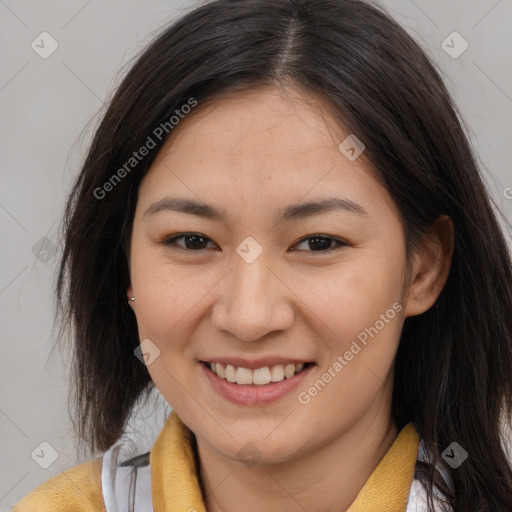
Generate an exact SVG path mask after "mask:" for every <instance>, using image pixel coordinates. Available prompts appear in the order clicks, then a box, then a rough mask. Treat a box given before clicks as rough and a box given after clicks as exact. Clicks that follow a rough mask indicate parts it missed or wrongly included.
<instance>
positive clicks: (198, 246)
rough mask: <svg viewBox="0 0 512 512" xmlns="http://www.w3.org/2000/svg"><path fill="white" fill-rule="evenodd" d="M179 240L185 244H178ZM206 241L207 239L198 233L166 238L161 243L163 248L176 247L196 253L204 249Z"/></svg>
mask: <svg viewBox="0 0 512 512" xmlns="http://www.w3.org/2000/svg"><path fill="white" fill-rule="evenodd" d="M179 239H183V240H184V242H185V244H184V245H182V244H178V243H177V240H179ZM208 240H209V239H208V237H206V236H203V235H201V234H200V233H184V234H182V235H177V236H173V237H171V238H167V239H165V240H164V241H163V242H162V244H163V245H165V246H177V248H179V249H184V250H190V251H196V252H198V251H202V250H204V249H205V242H206V241H208Z"/></svg>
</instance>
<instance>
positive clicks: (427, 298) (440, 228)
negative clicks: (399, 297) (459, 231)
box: [405, 215, 454, 317]
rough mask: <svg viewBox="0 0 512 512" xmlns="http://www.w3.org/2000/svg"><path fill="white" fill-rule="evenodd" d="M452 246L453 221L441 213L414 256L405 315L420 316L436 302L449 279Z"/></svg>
mask: <svg viewBox="0 0 512 512" xmlns="http://www.w3.org/2000/svg"><path fill="white" fill-rule="evenodd" d="M453 245H454V237H453V222H452V220H451V218H450V217H448V215H441V216H439V217H438V218H437V219H436V220H435V221H434V222H433V224H432V225H431V226H430V228H429V230H428V231H427V233H426V234H425V236H424V238H423V240H422V243H421V247H420V249H419V250H416V253H415V255H414V258H413V265H412V270H411V276H410V279H411V280H410V284H409V292H408V294H407V300H406V304H405V317H408V316H415V315H420V314H421V313H424V312H425V311H427V310H428V309H430V308H431V307H432V305H433V304H434V303H435V301H436V300H437V298H438V297H439V295H440V293H441V291H442V289H443V287H444V285H445V283H446V280H447V279H448V274H449V272H450V266H451V262H452V255H453Z"/></svg>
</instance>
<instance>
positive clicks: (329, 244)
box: [297, 235, 349, 252]
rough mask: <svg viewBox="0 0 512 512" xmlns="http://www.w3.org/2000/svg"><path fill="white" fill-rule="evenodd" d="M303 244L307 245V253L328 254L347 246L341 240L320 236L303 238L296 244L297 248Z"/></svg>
mask: <svg viewBox="0 0 512 512" xmlns="http://www.w3.org/2000/svg"><path fill="white" fill-rule="evenodd" d="M304 243H306V244H307V246H306V247H307V248H308V249H309V251H307V252H330V251H331V250H334V249H336V248H339V247H342V246H344V245H349V244H347V243H346V242H344V241H342V240H338V239H336V238H332V237H329V236H321V235H313V236H308V237H307V238H303V239H302V240H301V241H300V242H299V243H298V244H297V246H298V245H300V244H304ZM333 245H335V247H333Z"/></svg>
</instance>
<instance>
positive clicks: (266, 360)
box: [201, 356, 313, 370]
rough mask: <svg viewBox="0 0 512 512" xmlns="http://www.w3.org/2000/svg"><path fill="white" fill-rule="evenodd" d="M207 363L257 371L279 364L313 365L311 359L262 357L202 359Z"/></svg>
mask: <svg viewBox="0 0 512 512" xmlns="http://www.w3.org/2000/svg"><path fill="white" fill-rule="evenodd" d="M201 361H203V362H205V363H222V364H230V365H232V366H236V367H242V368H250V369H251V370H256V369H258V368H264V367H265V366H276V365H278V364H300V363H312V362H313V361H311V359H297V358H294V357H272V356H269V357H261V358H260V359H251V360H249V359H244V358H243V357H214V358H212V359H202V360H201Z"/></svg>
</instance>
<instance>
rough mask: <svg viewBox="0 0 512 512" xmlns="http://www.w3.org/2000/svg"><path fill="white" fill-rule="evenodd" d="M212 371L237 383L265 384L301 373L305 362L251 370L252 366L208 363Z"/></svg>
mask: <svg viewBox="0 0 512 512" xmlns="http://www.w3.org/2000/svg"><path fill="white" fill-rule="evenodd" d="M206 364H207V365H208V367H209V368H210V369H211V370H212V372H214V373H216V374H217V375H218V376H219V377H220V378H221V379H226V380H227V381H228V382H236V383H237V384H256V385H257V386H263V385H265V384H269V383H270V382H279V381H281V380H284V379H289V378H290V377H293V376H294V375H295V374H297V373H299V372H300V371H301V370H302V369H303V368H304V363H299V364H292V363H290V364H286V365H282V364H277V365H275V366H271V367H269V366H265V367H264V368H258V369H256V370H251V369H250V368H243V367H241V366H239V367H236V366H232V365H230V364H228V365H225V364H222V363H206Z"/></svg>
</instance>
